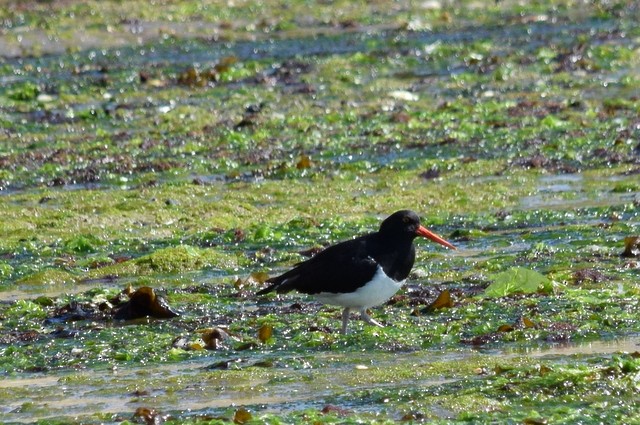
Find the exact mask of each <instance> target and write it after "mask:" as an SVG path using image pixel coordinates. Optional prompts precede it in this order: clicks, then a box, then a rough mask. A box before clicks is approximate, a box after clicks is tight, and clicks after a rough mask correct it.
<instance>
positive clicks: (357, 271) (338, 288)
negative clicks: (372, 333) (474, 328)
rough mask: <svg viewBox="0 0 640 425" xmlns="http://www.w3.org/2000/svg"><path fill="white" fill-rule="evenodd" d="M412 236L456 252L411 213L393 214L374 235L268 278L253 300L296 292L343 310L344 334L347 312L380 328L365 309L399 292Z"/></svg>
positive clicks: (410, 264) (412, 256)
mask: <svg viewBox="0 0 640 425" xmlns="http://www.w3.org/2000/svg"><path fill="white" fill-rule="evenodd" d="M417 236H423V237H425V238H428V239H431V240H432V241H434V242H437V243H439V244H440V245H444V246H446V247H447V248H451V249H456V248H455V247H454V246H453V245H451V244H450V243H449V242H447V241H446V240H444V239H442V238H441V237H440V236H438V235H436V234H435V233H433V232H431V231H429V230H427V229H426V228H425V227H423V226H421V225H420V218H419V217H418V214H416V213H415V212H413V211H409V210H402V211H397V212H395V213H393V214H391V215H390V216H389V217H387V218H386V219H385V220H384V221H383V222H382V224H381V225H380V229H379V230H378V231H377V232H373V233H369V234H366V235H363V236H360V237H358V238H356V239H352V240H348V241H344V242H340V243H338V244H336V245H332V246H330V247H328V248H326V249H325V250H323V251H320V252H319V253H318V254H316V255H315V256H313V257H311V258H310V259H308V260H306V261H303V262H301V263H298V264H297V265H296V266H295V267H294V268H293V269H291V270H289V271H287V272H285V273H283V274H281V275H280V276H276V277H272V278H270V279H267V282H268V283H270V284H271V285H270V286H268V287H266V288H264V289H262V290H261V291H258V292H257V294H256V295H263V294H267V293H269V292H273V291H275V292H277V293H286V292H289V291H292V290H294V289H295V290H296V291H298V292H301V293H303V294H310V295H313V296H315V298H316V299H318V301H320V302H322V303H323V304H332V305H339V306H342V307H344V310H343V311H342V333H343V334H346V333H347V323H348V322H349V313H350V312H351V310H352V309H353V310H358V311H359V312H360V316H361V318H362V320H364V321H365V322H366V323H368V324H370V325H374V326H379V327H383V326H382V325H381V324H380V323H378V322H377V321H375V320H373V319H372V318H371V317H370V316H369V315H368V314H367V311H366V310H367V309H368V308H369V307H373V306H376V305H380V304H382V303H384V302H385V301H387V300H388V299H389V298H391V297H392V296H393V295H394V294H395V293H396V292H398V290H399V289H400V288H401V287H402V285H403V283H404V280H405V279H406V278H407V276H408V275H409V272H410V271H411V267H413V263H414V261H415V257H416V250H415V247H414V246H413V240H414V239H415V238H416V237H417Z"/></svg>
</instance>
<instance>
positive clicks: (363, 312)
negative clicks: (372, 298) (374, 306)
mask: <svg viewBox="0 0 640 425" xmlns="http://www.w3.org/2000/svg"><path fill="white" fill-rule="evenodd" d="M360 317H361V318H362V320H363V321H364V322H366V323H368V324H370V325H373V326H378V327H380V328H384V325H383V324H381V323H380V322H377V321H375V320H373V319H372V318H371V316H369V315H368V314H367V310H366V309H364V308H363V309H362V310H360Z"/></svg>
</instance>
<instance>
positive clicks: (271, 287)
mask: <svg viewBox="0 0 640 425" xmlns="http://www.w3.org/2000/svg"><path fill="white" fill-rule="evenodd" d="M267 282H268V281H267ZM278 285H280V283H279V282H276V283H274V284H272V285H269V286H267V287H266V288H264V289H261V290H259V291H258V292H256V295H264V294H268V293H269V292H273V291H275V290H276V289H277V288H278Z"/></svg>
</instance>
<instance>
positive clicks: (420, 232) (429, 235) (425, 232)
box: [416, 226, 456, 249]
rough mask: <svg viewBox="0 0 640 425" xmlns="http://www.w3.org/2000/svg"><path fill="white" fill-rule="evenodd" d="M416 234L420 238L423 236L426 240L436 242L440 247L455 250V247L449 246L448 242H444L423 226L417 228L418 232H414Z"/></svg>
mask: <svg viewBox="0 0 640 425" xmlns="http://www.w3.org/2000/svg"><path fill="white" fill-rule="evenodd" d="M416 233H417V234H418V235H420V236H424V237H425V238H427V239H431V240H432V241H434V242H437V243H439V244H440V245H444V246H446V247H447V248H451V249H456V247H455V246H453V245H451V244H450V243H449V242H447V241H445V240H444V239H442V238H441V237H440V236H438V235H436V234H435V233H433V232H432V231H430V230H428V229H427V228H426V227H423V226H420V227H418V230H416Z"/></svg>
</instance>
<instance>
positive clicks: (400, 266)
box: [374, 238, 416, 282]
mask: <svg viewBox="0 0 640 425" xmlns="http://www.w3.org/2000/svg"><path fill="white" fill-rule="evenodd" d="M380 239H383V238H380ZM375 251H376V253H375V254H374V259H375V260H376V262H377V263H378V264H379V265H380V266H381V267H382V269H383V270H384V272H385V274H386V275H387V276H389V277H390V278H392V279H393V280H395V281H398V282H399V281H402V280H405V279H406V278H407V276H409V272H410V271H411V268H412V267H413V263H414V261H415V258H416V251H415V248H414V246H413V239H412V238H395V239H388V238H387V239H384V241H382V240H380V241H379V242H378V249H376V250H375Z"/></svg>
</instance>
